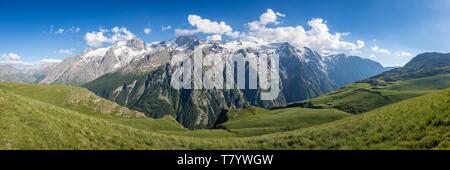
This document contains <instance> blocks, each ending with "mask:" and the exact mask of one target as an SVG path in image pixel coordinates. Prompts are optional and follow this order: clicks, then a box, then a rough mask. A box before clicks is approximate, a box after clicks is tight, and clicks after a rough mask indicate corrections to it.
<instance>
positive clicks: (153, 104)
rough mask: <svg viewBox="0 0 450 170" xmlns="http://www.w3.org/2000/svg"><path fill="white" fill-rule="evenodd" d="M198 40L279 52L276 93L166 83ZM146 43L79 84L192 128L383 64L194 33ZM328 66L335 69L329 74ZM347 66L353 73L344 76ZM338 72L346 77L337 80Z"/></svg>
mask: <svg viewBox="0 0 450 170" xmlns="http://www.w3.org/2000/svg"><path fill="white" fill-rule="evenodd" d="M135 41H138V40H135ZM197 46H202V47H206V48H204V51H203V53H205V54H218V55H221V56H230V57H232V56H237V55H243V56H254V55H258V54H267V55H278V56H279V59H280V73H281V75H280V78H281V83H280V84H281V89H282V91H281V94H280V96H279V97H278V98H277V99H276V100H272V101H262V100H259V96H260V92H261V91H260V90H258V89H256V90H248V89H245V90H240V89H232V90H191V89H181V90H176V89H173V88H172V87H171V85H170V82H171V71H172V70H173V67H171V65H170V61H171V59H172V57H173V56H174V55H176V54H183V53H184V54H187V55H189V52H191V51H192V50H194V49H195V48H196V47H197ZM146 49H147V52H146V53H144V55H141V56H138V57H134V59H131V60H129V61H130V62H129V63H128V64H127V65H124V66H123V67H121V68H118V69H117V70H116V71H112V72H110V73H107V74H104V75H102V76H100V77H98V78H97V79H95V80H93V81H90V82H88V83H86V84H84V85H83V87H86V88H87V89H89V90H91V91H92V92H94V93H95V94H97V95H99V96H101V97H104V98H106V99H109V100H112V101H115V102H117V103H119V104H120V105H122V106H126V107H128V108H132V109H134V110H138V111H141V112H144V113H146V114H147V116H149V117H154V118H160V117H163V116H165V115H172V116H173V117H175V118H176V119H177V121H179V122H180V123H182V124H183V125H184V126H185V127H188V128H191V129H198V128H211V127H214V126H215V125H217V124H219V123H221V122H222V121H223V119H221V118H222V117H223V114H224V113H225V112H226V111H227V110H229V109H233V108H242V107H248V106H250V105H253V106H260V107H264V108H275V107H283V106H286V105H287V103H289V102H294V101H299V100H304V99H308V98H311V97H315V96H318V95H320V94H323V93H326V92H328V91H331V90H334V89H336V88H337V87H340V86H342V85H344V84H345V83H352V82H355V81H357V80H361V79H364V78H367V77H370V76H372V75H375V74H377V73H380V72H382V71H383V70H384V68H383V67H382V66H381V65H380V64H379V63H376V62H374V61H371V60H367V59H362V58H360V57H353V56H351V57H349V56H345V55H336V56H326V57H324V56H321V55H320V54H319V53H317V52H315V51H314V50H311V49H309V48H297V47H294V46H292V45H290V44H288V43H282V44H248V43H246V42H233V43H223V44H222V43H219V42H214V41H202V40H199V39H198V38H197V37H195V36H180V37H177V38H175V39H173V40H171V41H167V42H161V43H155V44H151V45H149V46H147V48H146ZM251 54H254V55H251ZM109 57H110V56H106V55H105V57H104V59H102V60H99V61H110V60H107V58H109ZM341 58H342V59H341ZM352 62H354V64H352ZM100 65H101V64H100ZM108 65H111V64H108ZM345 65H358V67H347V68H348V69H351V71H347V72H345V71H344V70H345V68H346V67H345ZM248 69H251V68H249V67H247V71H246V74H247V73H248V72H249V70H248ZM83 70H85V69H83ZM204 71H206V70H204ZM330 71H333V72H335V73H333V74H330V73H329V72H330ZM349 72H357V74H355V75H352V76H345V75H346V74H347V73H349ZM342 77H346V79H345V80H344V79H342V80H341V78H342ZM348 77H350V78H348ZM333 78H335V79H333ZM66 83H67V82H66Z"/></svg>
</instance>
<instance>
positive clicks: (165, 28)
mask: <svg viewBox="0 0 450 170" xmlns="http://www.w3.org/2000/svg"><path fill="white" fill-rule="evenodd" d="M170 29H172V26H170V25H167V26H164V25H161V31H167V30H170Z"/></svg>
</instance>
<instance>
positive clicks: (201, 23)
mask: <svg viewBox="0 0 450 170" xmlns="http://www.w3.org/2000/svg"><path fill="white" fill-rule="evenodd" d="M188 22H189V24H190V25H191V26H194V27H196V29H176V30H175V33H176V34H177V35H192V34H196V33H204V34H214V35H227V36H230V37H232V38H236V37H238V36H239V34H240V33H239V32H237V31H233V28H231V26H229V25H227V24H226V23H225V22H224V21H220V22H217V21H211V20H209V19H203V18H202V17H200V16H198V15H189V16H188ZM216 37H217V36H216Z"/></svg>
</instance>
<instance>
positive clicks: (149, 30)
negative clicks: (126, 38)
mask: <svg viewBox="0 0 450 170" xmlns="http://www.w3.org/2000/svg"><path fill="white" fill-rule="evenodd" d="M150 33H152V29H151V28H148V27H147V28H144V34H147V35H148V34H150Z"/></svg>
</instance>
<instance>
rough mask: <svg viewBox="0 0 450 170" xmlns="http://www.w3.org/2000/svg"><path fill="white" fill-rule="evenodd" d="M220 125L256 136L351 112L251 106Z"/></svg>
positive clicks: (234, 131)
mask: <svg viewBox="0 0 450 170" xmlns="http://www.w3.org/2000/svg"><path fill="white" fill-rule="evenodd" d="M227 114H228V121H226V122H225V123H223V124H221V125H220V127H221V128H223V129H226V130H228V131H230V132H233V133H236V134H239V135H242V136H255V135H261V134H269V133H275V132H283V131H290V130H295V129H300V128H306V127H311V126H314V125H318V124H323V123H328V122H332V121H335V120H338V119H342V118H346V117H349V116H351V114H348V113H345V112H342V111H339V110H336V109H305V108H300V107H294V108H286V109H277V110H267V109H263V108H257V107H250V108H245V109H234V110H231V111H229V112H228V113H227Z"/></svg>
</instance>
